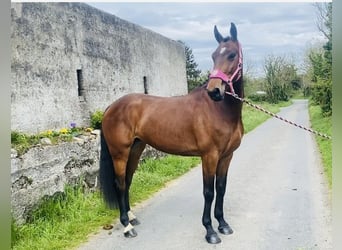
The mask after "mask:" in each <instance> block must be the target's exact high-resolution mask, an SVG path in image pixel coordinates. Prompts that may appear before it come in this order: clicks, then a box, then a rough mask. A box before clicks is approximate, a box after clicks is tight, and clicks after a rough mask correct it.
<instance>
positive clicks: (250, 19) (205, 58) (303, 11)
mask: <svg viewBox="0 0 342 250" xmlns="http://www.w3.org/2000/svg"><path fill="white" fill-rule="evenodd" d="M88 4H89V5H92V6H94V7H96V8H98V9H101V10H104V11H106V12H108V13H111V14H114V15H116V16H118V17H120V18H122V19H125V20H127V21H130V22H133V23H135V24H138V25H140V26H143V27H145V28H148V29H150V30H153V31H155V32H158V33H160V34H162V35H164V36H166V37H168V38H171V39H173V40H182V41H183V42H185V43H186V44H187V45H188V46H189V47H190V48H191V49H192V50H193V54H194V56H195V61H196V62H197V63H198V65H199V68H200V69H201V70H202V71H207V70H211V69H212V60H211V54H212V52H213V51H214V50H215V48H216V46H217V42H216V40H215V38H214V35H213V28H214V25H217V26H218V29H219V31H220V32H221V34H222V35H223V36H227V35H229V28H230V22H234V23H235V24H236V26H237V29H238V39H239V40H240V42H241V44H242V46H243V53H244V64H245V65H244V66H245V69H246V68H248V71H249V73H250V74H252V75H254V76H262V75H263V73H264V72H263V64H264V60H265V58H266V57H267V56H269V55H279V56H286V57H288V58H291V59H292V60H293V61H294V62H295V63H296V65H298V68H300V67H301V65H303V58H304V57H303V56H304V53H305V50H306V49H308V48H309V47H311V46H315V45H316V46H317V44H320V43H322V42H323V41H324V38H323V36H322V34H321V33H320V32H319V31H318V29H317V25H316V23H317V12H316V7H315V6H314V4H313V3H295V2H287V3H260V2H259V3H257V2H254V3H253V2H249V3H245V2H241V3H232V2H230V3H229V2H227V3H222V2H221V3H158V2H155V3H119V2H117V3H88Z"/></svg>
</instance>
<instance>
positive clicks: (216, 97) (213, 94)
mask: <svg viewBox="0 0 342 250" xmlns="http://www.w3.org/2000/svg"><path fill="white" fill-rule="evenodd" d="M208 95H209V97H210V98H211V99H212V100H213V101H215V102H218V101H222V100H223V99H224V95H222V94H221V91H220V89H219V88H214V89H213V90H211V91H210V90H208Z"/></svg>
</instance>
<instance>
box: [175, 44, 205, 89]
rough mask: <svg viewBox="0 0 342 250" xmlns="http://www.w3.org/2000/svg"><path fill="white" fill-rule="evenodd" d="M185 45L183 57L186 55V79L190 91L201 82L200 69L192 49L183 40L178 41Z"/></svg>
mask: <svg viewBox="0 0 342 250" xmlns="http://www.w3.org/2000/svg"><path fill="white" fill-rule="evenodd" d="M179 42H180V43H182V44H183V45H184V47H185V57H186V79H187V82H188V91H189V92H190V91H191V90H193V89H194V88H196V87H197V86H199V85H200V84H202V81H201V80H202V77H201V70H199V69H198V68H197V67H198V64H197V63H196V62H195V57H194V55H193V52H192V49H191V48H190V47H189V46H187V45H186V44H185V43H184V42H182V41H179Z"/></svg>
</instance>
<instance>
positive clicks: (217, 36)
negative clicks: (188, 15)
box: [214, 25, 223, 43]
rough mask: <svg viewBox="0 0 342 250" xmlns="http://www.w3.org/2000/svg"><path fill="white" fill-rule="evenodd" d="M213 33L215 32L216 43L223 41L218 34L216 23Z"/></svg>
mask: <svg viewBox="0 0 342 250" xmlns="http://www.w3.org/2000/svg"><path fill="white" fill-rule="evenodd" d="M214 34H215V38H216V41H217V42H218V43H220V42H222V41H223V36H222V35H221V34H220V32H219V31H218V30H217V27H216V25H215V26H214Z"/></svg>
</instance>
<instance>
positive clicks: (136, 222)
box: [129, 219, 140, 226]
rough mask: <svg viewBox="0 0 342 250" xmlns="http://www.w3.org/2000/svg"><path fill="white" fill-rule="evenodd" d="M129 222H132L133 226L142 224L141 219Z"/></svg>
mask: <svg viewBox="0 0 342 250" xmlns="http://www.w3.org/2000/svg"><path fill="white" fill-rule="evenodd" d="M129 223H131V224H132V226H137V225H140V221H139V220H138V219H133V220H131V221H130V222H129Z"/></svg>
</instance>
